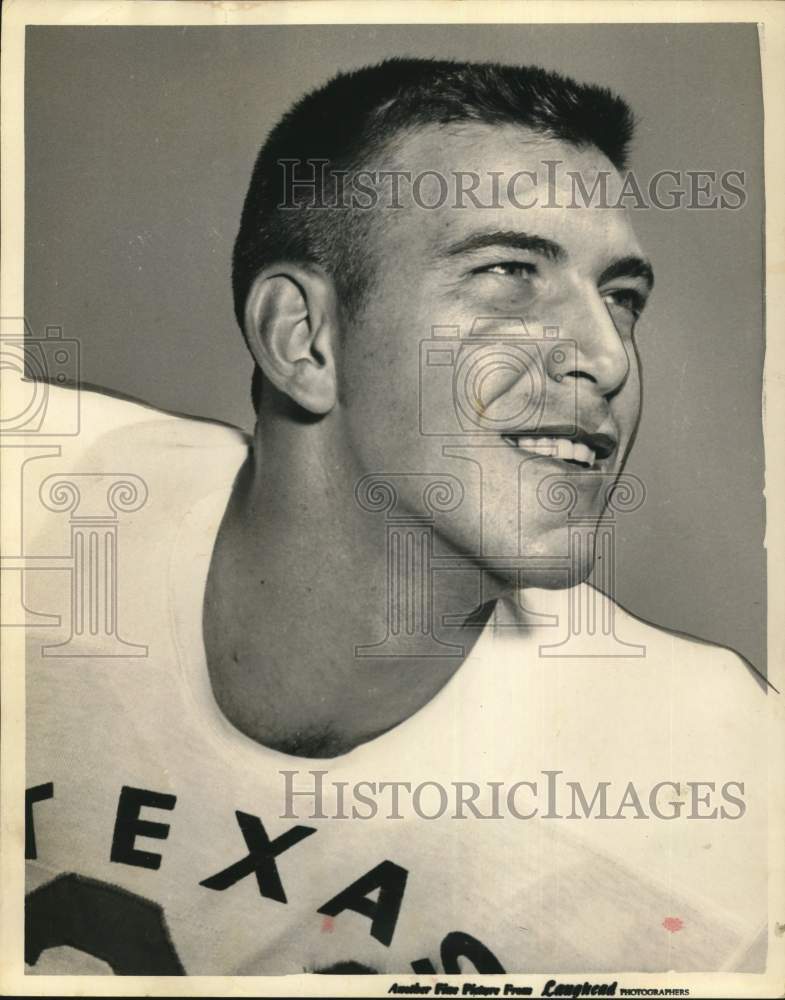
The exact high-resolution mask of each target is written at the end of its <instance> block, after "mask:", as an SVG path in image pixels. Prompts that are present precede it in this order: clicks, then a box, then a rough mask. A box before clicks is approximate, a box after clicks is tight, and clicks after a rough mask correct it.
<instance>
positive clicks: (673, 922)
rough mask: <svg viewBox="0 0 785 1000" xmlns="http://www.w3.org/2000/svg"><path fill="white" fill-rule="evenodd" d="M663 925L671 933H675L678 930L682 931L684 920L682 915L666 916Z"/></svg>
mask: <svg viewBox="0 0 785 1000" xmlns="http://www.w3.org/2000/svg"><path fill="white" fill-rule="evenodd" d="M662 926H663V927H664V928H665V930H666V931H668V932H669V933H670V934H675V933H676V931H680V930H681V929H682V927H683V926H684V921H683V920H682V919H681V917H666V918H665V919H664V920H663V922H662Z"/></svg>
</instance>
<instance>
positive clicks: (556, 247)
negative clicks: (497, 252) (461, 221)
mask: <svg viewBox="0 0 785 1000" xmlns="http://www.w3.org/2000/svg"><path fill="white" fill-rule="evenodd" d="M486 247H511V248H512V249H514V250H529V251H531V252H532V253H537V254H540V256H542V257H547V259H548V260H553V261H563V260H566V259H567V251H566V250H565V249H564V247H563V246H561V245H560V244H559V243H554V241H553V240H549V239H546V238H545V237H544V236H530V235H529V234H528V233H521V232H518V231H517V230H512V229H496V230H493V231H491V232H485V233H474V235H472V236H467V237H466V238H465V239H463V240H459V241H458V242H457V243H452V244H450V246H448V247H447V248H446V250H445V255H446V256H447V257H456V256H457V255H458V254H463V253H471V252H472V251H473V250H484V249H485V248H486Z"/></svg>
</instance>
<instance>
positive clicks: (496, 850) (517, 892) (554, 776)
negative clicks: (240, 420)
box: [25, 390, 767, 975]
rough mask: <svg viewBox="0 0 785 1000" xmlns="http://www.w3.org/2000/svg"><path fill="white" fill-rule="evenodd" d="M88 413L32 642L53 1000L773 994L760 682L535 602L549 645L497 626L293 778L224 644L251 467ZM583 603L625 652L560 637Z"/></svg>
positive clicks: (51, 475) (235, 442) (31, 486)
mask: <svg viewBox="0 0 785 1000" xmlns="http://www.w3.org/2000/svg"><path fill="white" fill-rule="evenodd" d="M52 392H53V393H55V390H52ZM55 394H56V393H55ZM65 395H67V393H64V396H65ZM81 395H82V427H83V432H82V433H81V434H80V435H78V436H77V437H75V438H74V439H73V443H72V444H71V445H68V444H64V445H63V446H62V453H61V454H60V455H59V456H53V457H51V458H48V457H42V458H40V459H38V460H37V461H36V462H32V463H29V468H28V470H27V471H26V480H25V496H26V497H28V498H33V499H32V500H29V501H28V503H27V508H26V517H27V518H28V521H27V526H26V530H27V531H29V534H30V540H29V545H28V552H29V555H30V556H32V557H33V559H34V560H39V565H40V569H38V570H36V571H35V572H29V573H28V574H27V590H26V595H27V596H26V602H27V606H28V608H29V609H30V610H31V611H34V612H36V613H38V614H40V615H49V616H53V617H52V618H50V619H49V623H48V624H40V625H38V626H36V627H32V628H30V629H29V630H28V635H29V644H28V659H27V788H28V793H27V844H26V853H27V857H28V861H27V866H28V885H27V893H28V896H27V906H26V916H27V920H26V942H25V951H26V962H27V963H28V969H29V971H31V972H42V973H54V972H64V971H70V972H96V971H105V972H114V973H118V974H142V975H148V974H162V975H173V974H182V973H185V974H190V975H206V974H214V975H243V974H285V973H296V972H303V971H352V970H354V971H375V972H389V973H396V974H403V973H412V972H414V973H418V974H424V973H428V972H430V973H449V972H473V971H475V970H476V971H478V972H502V971H505V972H510V973H536V972H556V971H558V972H564V973H567V972H570V971H582V972H598V973H599V972H603V971H610V972H622V971H641V972H654V971H664V970H670V969H674V970H678V971H681V972H687V971H717V970H736V971H760V970H762V968H763V967H764V965H765V947H766V924H767V913H766V868H767V866H766V840H765V837H766V822H765V812H764V809H765V806H764V799H765V789H766V765H765V761H766V753H765V743H764V735H765V717H766V711H765V709H766V693H765V690H764V688H763V687H762V685H761V684H760V682H759V681H758V679H757V678H756V677H755V676H754V674H753V673H752V672H751V671H750V670H749V668H747V667H746V665H745V664H744V663H743V661H742V660H741V659H740V658H739V657H738V656H736V655H735V654H733V653H731V652H729V651H727V650H724V649H721V648H718V647H715V646H712V645H709V644H706V643H700V642H696V641H692V640H689V639H686V638H681V637H676V636H674V635H671V634H669V633H667V632H665V631H663V630H660V629H657V628H655V627H653V626H651V625H647V624H644V623H642V622H640V621H638V620H637V619H635V618H633V617H632V616H630V615H628V614H627V613H625V612H624V611H623V610H622V609H621V608H619V607H618V606H616V605H615V604H613V603H612V602H610V601H609V600H608V599H607V598H605V597H603V596H602V595H600V594H598V593H597V592H596V591H594V590H593V589H592V588H591V587H588V586H586V585H583V586H581V587H579V588H575V589H574V590H572V591H566V592H562V593H545V592H541V591H527V592H525V593H524V594H523V595H522V598H523V602H524V603H525V605H526V607H527V608H528V609H529V610H530V611H532V612H534V613H533V614H532V615H530V620H535V621H537V622H539V624H537V625H536V626H535V625H530V626H528V627H523V626H522V625H521V623H520V615H519V614H518V613H517V611H515V610H514V609H513V608H512V607H511V605H510V604H508V603H505V602H499V603H498V604H497V606H496V608H495V611H494V613H493V615H492V616H491V618H490V619H489V621H488V623H487V625H486V626H485V628H484V629H483V632H482V634H481V637H480V639H479V640H478V642H477V643H476V645H475V646H474V648H473V650H472V652H471V653H470V655H469V656H468V658H467V659H466V661H465V662H464V664H463V665H462V666H461V668H460V669H459V670H458V671H457V672H456V674H455V675H454V676H453V677H452V678H451V680H450V681H449V682H448V683H447V684H446V685H445V687H444V688H443V689H442V690H441V691H440V692H439V693H438V694H437V695H436V696H435V697H434V698H433V699H432V700H431V701H430V702H429V703H428V704H427V705H425V706H424V707H423V708H422V709H421V710H420V711H418V712H417V713H415V714H414V715H413V716H412V717H410V718H409V719H408V720H406V721H405V722H403V723H401V724H400V725H398V726H397V727H395V728H394V729H392V730H391V731H389V732H388V733H386V734H384V735H382V736H380V737H378V738H376V739H373V740H371V741H370V742H368V743H365V744H363V745H361V746H359V747H357V748H356V749H354V750H353V751H351V752H349V753H347V754H344V755H342V756H339V757H337V758H333V759H329V760H315V759H312V758H307V759H306V758H302V757H294V756H288V755H286V754H283V753H279V752H277V751H274V750H271V749H269V748H267V747H265V746H262V745H259V744H257V743H256V742H254V741H253V740H251V739H249V738H247V737H246V736H244V735H243V734H241V733H240V732H239V731H237V730H236V729H235V728H234V727H233V726H232V725H231V724H230V723H229V722H228V721H227V720H226V718H225V717H224V716H223V715H222V713H221V712H220V710H219V709H218V707H217V705H216V703H215V701H214V698H213V695H212V691H211V687H210V683H209V678H208V672H207V666H206V661H205V651H204V646H203V642H202V624H201V623H202V602H203V596H204V588H205V581H206V574H207V570H208V566H209V562H210V557H211V553H212V549H213V544H214V540H215V538H216V534H217V531H218V527H219V524H220V521H221V518H222V516H223V513H224V511H225V508H226V505H227V501H228V498H229V495H230V491H231V487H232V483H233V479H234V476H235V474H236V472H237V470H238V468H239V467H240V465H241V463H242V461H243V459H244V457H245V455H246V454H247V449H248V447H249V441H248V439H247V438H246V437H245V436H244V435H243V434H242V433H240V432H239V431H237V430H235V429H233V428H229V427H226V426H222V425H217V424H213V423H210V422H208V421H201V420H192V419H185V418H181V417H175V416H171V415H167V414H164V413H160V412H158V411H156V410H154V409H151V408H148V407H144V406H141V405H139V404H135V403H131V402H127V401H123V400H118V399H115V398H111V397H108V396H104V395H101V394H98V393H82V394H81ZM54 402H56V400H55V401H54ZM53 405H54V404H53ZM69 483H70V485H68V484H69ZM31 518H32V519H33V520H34V522H35V524H34V525H33V524H32V523H31V520H30V519H31ZM571 601H572V602H573V603H574V602H578V604H580V605H581V606H585V607H588V606H589V605H591V606H592V608H593V613H597V614H599V615H600V616H602V615H605V616H606V619H609V618H610V617H612V618H613V621H614V625H613V629H614V630H615V635H616V636H617V637H618V642H617V644H616V645H615V646H614V648H613V649H611V650H610V651H609V649H608V646H607V630H606V633H605V634H604V635H601V634H600V633H601V631H602V630H599V631H595V634H594V635H589V634H588V633H587V634H586V635H580V636H578V637H577V638H576V637H575V636H573V637H572V638H570V637H569V636H567V633H566V632H565V631H564V623H565V622H566V620H567V616H568V610H569V605H570V602H571ZM568 640H569V641H568ZM641 650H643V653H641Z"/></svg>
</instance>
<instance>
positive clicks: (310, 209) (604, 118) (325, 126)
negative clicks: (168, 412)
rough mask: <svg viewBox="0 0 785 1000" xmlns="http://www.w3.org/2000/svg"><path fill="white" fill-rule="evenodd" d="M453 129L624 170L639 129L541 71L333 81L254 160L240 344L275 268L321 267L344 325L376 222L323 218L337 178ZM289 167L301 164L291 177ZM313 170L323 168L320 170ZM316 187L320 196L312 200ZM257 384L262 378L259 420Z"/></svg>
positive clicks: (407, 70) (395, 66) (492, 68)
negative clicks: (530, 141)
mask: <svg viewBox="0 0 785 1000" xmlns="http://www.w3.org/2000/svg"><path fill="white" fill-rule="evenodd" d="M460 122H478V123H484V124H498V125H519V126H524V127H526V128H529V129H532V130H533V131H536V132H537V133H539V134H541V135H543V136H546V137H547V138H552V139H559V140H562V141H564V142H568V143H571V144H572V145H574V146H576V147H578V148H581V147H587V146H595V147H596V148H597V149H599V150H600V151H601V152H603V153H604V154H605V155H606V156H607V157H608V159H609V160H610V161H611V162H612V163H613V165H614V166H615V167H616V168H617V169H619V170H623V169H624V167H625V166H626V154H627V147H628V144H629V142H630V139H631V138H632V133H633V128H634V120H633V116H632V113H631V111H630V109H629V107H628V106H627V104H626V103H625V102H624V101H623V100H622V99H621V98H620V97H617V96H616V95H615V94H613V93H611V92H610V91H609V90H607V89H606V88H604V87H599V86H594V85H591V84H582V83H577V82H576V81H575V80H572V79H570V78H569V77H565V76H562V75H561V74H559V73H554V72H550V71H548V70H545V69H542V68H540V67H538V66H512V65H502V64H500V63H473V62H455V61H451V60H437V59H404V58H394V59H387V60H385V61H384V62H381V63H379V64H378V65H375V66H369V67H365V68H363V69H358V70H355V71H353V72H349V73H340V74H338V75H337V76H335V77H334V78H333V79H332V80H330V81H329V82H328V83H326V84H325V85H323V86H321V87H319V88H318V89H316V90H313V91H311V92H310V93H308V94H306V95H305V96H304V97H302V98H301V99H300V100H299V101H297V103H296V104H294V105H293V106H292V108H291V109H290V110H289V111H288V112H287V113H286V114H285V115H284V116H283V118H282V119H281V120H280V121H279V122H278V124H277V125H276V126H275V128H273V130H272V132H271V133H270V134H269V136H268V138H267V141H266V142H265V143H264V145H263V146H262V149H261V151H260V153H259V156H258V158H257V160H256V164H255V166H254V170H253V174H252V176H251V182H250V185H249V188H248V193H247V195H246V198H245V204H244V206H243V212H242V217H241V221H240V230H239V233H238V235H237V239H236V241H235V246H234V256H233V267H232V285H233V292H234V309H235V315H236V317H237V321H238V323H239V324H240V328H241V329H242V330H243V333H245V329H244V327H245V316H244V313H245V302H246V298H247V296H248V292H249V290H250V288H251V285H252V283H253V281H254V279H255V277H256V275H257V274H258V273H259V271H261V270H262V268H264V267H265V266H266V265H268V264H270V263H273V262H274V261H276V260H287V261H290V262H298V263H311V264H318V265H320V266H322V267H323V268H324V269H325V270H326V271H327V273H328V274H330V276H331V277H332V279H333V281H334V282H335V287H336V292H337V294H338V299H339V302H340V304H341V307H342V308H343V309H344V310H345V313H346V315H347V316H351V315H353V314H355V313H356V310H357V308H358V307H359V306H360V305H361V303H362V300H363V296H364V294H365V292H366V290H367V288H368V286H369V284H370V281H371V278H372V274H373V264H374V262H373V260H372V256H371V255H370V253H369V250H368V245H367V244H368V241H367V240H364V235H365V234H366V233H367V227H368V225H369V216H373V215H374V214H375V213H374V212H373V211H368V210H362V209H357V208H348V207H347V208H344V207H340V208H329V207H327V208H325V207H324V206H325V205H328V206H329V205H330V202H331V195H333V196H334V192H335V189H334V187H332V186H331V185H332V184H334V183H335V181H334V178H335V177H336V175H337V174H338V172H339V171H346V172H347V175H351V174H352V173H353V172H356V171H360V170H368V169H371V164H372V163H375V164H376V167H375V168H376V169H384V164H385V159H384V158H385V156H388V157H390V156H392V142H393V140H394V139H395V138H396V137H398V136H399V135H401V134H402V133H404V132H411V131H413V130H416V129H418V128H422V127H425V126H429V125H430V126H433V125H436V126H439V125H447V124H450V123H460ZM284 161H289V163H290V164H291V163H292V161H294V162H295V163H296V164H298V165H300V166H298V167H295V168H294V170H295V173H294V175H293V174H292V167H291V166H289V167H288V168H285V167H284V165H283V163H284ZM309 161H310V163H309ZM313 161H325V162H324V164H323V165H322V166H321V167H320V169H318V170H317V169H316V168H315V167H313V166H312V165H311V164H312V163H313ZM293 176H294V178H295V179H296V180H300V179H304V178H307V179H308V180H309V181H310V182H311V187H310V188H309V187H308V186H307V185H296V186H293V185H292V184H291V181H292V177H293ZM314 180H316V182H317V185H321V190H316V191H314V188H313V181H314ZM287 185H288V190H287ZM333 202H334V198H333ZM320 205H321V207H319V206H320ZM284 206H286V207H284ZM295 206H296V207H295ZM260 376H261V373H260V371H259V369H258V368H257V369H256V371H255V373H254V383H253V389H252V394H253V402H254V406H255V407H256V408H257V409H258V404H259V399H260V392H261V377H260Z"/></svg>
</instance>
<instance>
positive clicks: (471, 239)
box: [444, 229, 654, 291]
mask: <svg viewBox="0 0 785 1000" xmlns="http://www.w3.org/2000/svg"><path fill="white" fill-rule="evenodd" d="M500 246H503V247H510V248H511V249H513V250H528V251H530V252H532V253H536V254H540V256H542V257H545V258H547V259H548V260H551V261H555V262H557V263H562V262H563V261H565V260H566V259H567V251H566V250H565V249H564V247H563V246H562V245H561V244H560V243H556V242H555V241H554V240H549V239H547V238H546V237H545V236H535V235H530V234H529V233H522V232H518V231H517V230H512V229H496V230H493V231H490V232H484V233H474V234H473V235H472V236H467V237H466V238H465V239H462V240H459V241H458V242H457V243H452V244H450V245H449V246H448V247H447V248H446V249H445V251H444V253H445V256H447V257H456V256H458V255H459V254H464V253H471V252H472V251H474V250H484V249H485V248H486V247H500ZM614 278H642V279H643V280H644V281H645V282H646V285H647V286H648V289H649V291H651V289H652V288H653V287H654V269H653V267H652V266H651V263H650V262H649V261H648V260H646V259H645V258H643V257H637V256H635V255H629V256H627V257H620V258H619V259H618V260H614V261H613V262H612V263H610V264H609V265H608V266H607V267H606V268H605V270H604V271H603V272H602V274H601V275H600V277H599V280H598V282H597V284H598V285H602V284H604V283H605V282H606V281H613V279H614Z"/></svg>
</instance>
